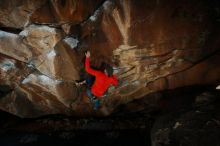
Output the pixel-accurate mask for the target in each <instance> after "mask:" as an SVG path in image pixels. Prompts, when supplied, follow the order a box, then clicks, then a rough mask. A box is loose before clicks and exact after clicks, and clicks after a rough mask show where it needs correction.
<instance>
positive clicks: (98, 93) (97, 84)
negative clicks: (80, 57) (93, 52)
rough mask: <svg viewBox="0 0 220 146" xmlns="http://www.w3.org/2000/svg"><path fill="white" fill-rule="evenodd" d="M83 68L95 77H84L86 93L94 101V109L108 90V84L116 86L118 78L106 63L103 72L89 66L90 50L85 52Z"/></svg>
mask: <svg viewBox="0 0 220 146" xmlns="http://www.w3.org/2000/svg"><path fill="white" fill-rule="evenodd" d="M85 56H86V59H85V70H86V72H87V73H89V74H90V75H92V76H94V77H95V79H94V80H92V79H91V78H87V79H86V84H87V90H86V92H87V95H88V96H89V98H90V99H91V100H92V101H93V103H95V105H94V109H95V110H96V109H98V108H99V106H100V99H101V98H102V97H103V95H104V94H105V92H106V91H107V90H108V88H109V87H110V85H113V86H115V87H116V86H118V79H117V78H116V75H114V73H113V69H112V67H111V66H109V65H106V67H105V70H104V72H102V71H98V70H95V69H92V68H91V66H90V52H89V51H87V52H86V53H85Z"/></svg>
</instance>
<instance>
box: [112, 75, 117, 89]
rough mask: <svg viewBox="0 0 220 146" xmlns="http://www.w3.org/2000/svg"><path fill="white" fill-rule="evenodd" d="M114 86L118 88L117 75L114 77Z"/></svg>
mask: <svg viewBox="0 0 220 146" xmlns="http://www.w3.org/2000/svg"><path fill="white" fill-rule="evenodd" d="M112 85H113V86H115V87H116V86H118V79H117V77H116V76H115V75H113V76H112Z"/></svg>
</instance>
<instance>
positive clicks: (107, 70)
mask: <svg viewBox="0 0 220 146" xmlns="http://www.w3.org/2000/svg"><path fill="white" fill-rule="evenodd" d="M104 72H105V74H106V75H107V76H109V77H111V76H112V74H113V68H112V67H111V66H110V65H106V66H105V70H104Z"/></svg>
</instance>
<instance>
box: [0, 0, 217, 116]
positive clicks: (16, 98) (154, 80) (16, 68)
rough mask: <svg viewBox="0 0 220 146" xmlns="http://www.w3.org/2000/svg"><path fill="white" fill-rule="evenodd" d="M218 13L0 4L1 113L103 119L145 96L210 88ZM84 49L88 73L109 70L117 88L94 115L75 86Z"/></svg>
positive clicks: (210, 5) (73, 3)
mask: <svg viewBox="0 0 220 146" xmlns="http://www.w3.org/2000/svg"><path fill="white" fill-rule="evenodd" d="M219 9H220V5H219V2H218V1H212V2H208V1H198V0H193V1H179V2H176V1H174V0H170V1H153V0H150V1H146V0H139V1H131V0H126V1H122V0H120V1H113V0H106V1H102V0H95V1H94V0H93V1H79V0H65V1H61V0H58V1H55V0H54V1H53V0H51V1H49V0H48V1H47V0H45V1H39V2H38V1H25V0H23V1H20V2H14V1H13V0H7V1H1V5H0V16H1V17H0V28H1V31H0V73H1V74H0V80H1V83H0V85H9V86H10V87H12V89H13V90H12V91H10V92H9V93H8V94H7V95H6V96H4V97H3V98H1V99H0V108H1V109H2V110H5V111H8V112H10V113H13V114H16V115H18V116H21V117H37V116H42V115H46V114H57V113H61V114H67V115H75V116H91V115H100V116H106V115H109V114H111V113H112V112H114V111H115V110H116V109H117V107H119V106H120V105H123V104H127V103H129V102H132V101H133V100H135V99H141V98H143V97H145V98H147V95H149V94H150V93H155V92H158V91H162V90H167V89H174V88H177V87H183V86H189V85H206V84H217V83H219V81H220V77H219V73H220V68H219V57H220V50H219V46H220V41H219V40H220V33H219V31H220V30H219V28H218V26H219V23H220V21H219V19H220V13H219ZM6 14H7V15H6ZM6 28H7V29H6ZM15 28H16V29H17V28H19V29H21V31H20V32H19V33H17V32H14V31H13V30H14V29H15ZM87 49H88V50H90V51H91V63H92V66H93V67H95V68H101V66H102V63H108V64H111V65H113V66H114V69H115V71H116V72H117V76H118V78H119V81H120V85H119V87H117V88H114V87H111V88H110V89H109V93H108V96H107V97H106V98H105V99H102V101H101V102H102V107H101V108H100V110H99V111H98V112H94V111H93V109H92V107H91V104H90V102H89V100H88V98H87V96H86V93H85V87H84V86H77V85H76V84H75V82H76V81H77V80H83V79H84V76H83V74H84V73H83V68H84V65H83V64H84V63H83V59H84V51H85V50H87ZM157 100H158V98H156V99H155V100H149V103H146V107H147V106H148V104H149V105H152V104H154V105H156V104H157ZM152 101H153V103H152Z"/></svg>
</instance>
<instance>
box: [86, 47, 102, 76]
mask: <svg viewBox="0 0 220 146" xmlns="http://www.w3.org/2000/svg"><path fill="white" fill-rule="evenodd" d="M85 55H86V61H85V68H86V72H88V73H89V74H91V75H93V76H96V75H97V74H99V71H96V70H94V69H92V68H91V67H90V52H89V51H87V52H86V53H85Z"/></svg>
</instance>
